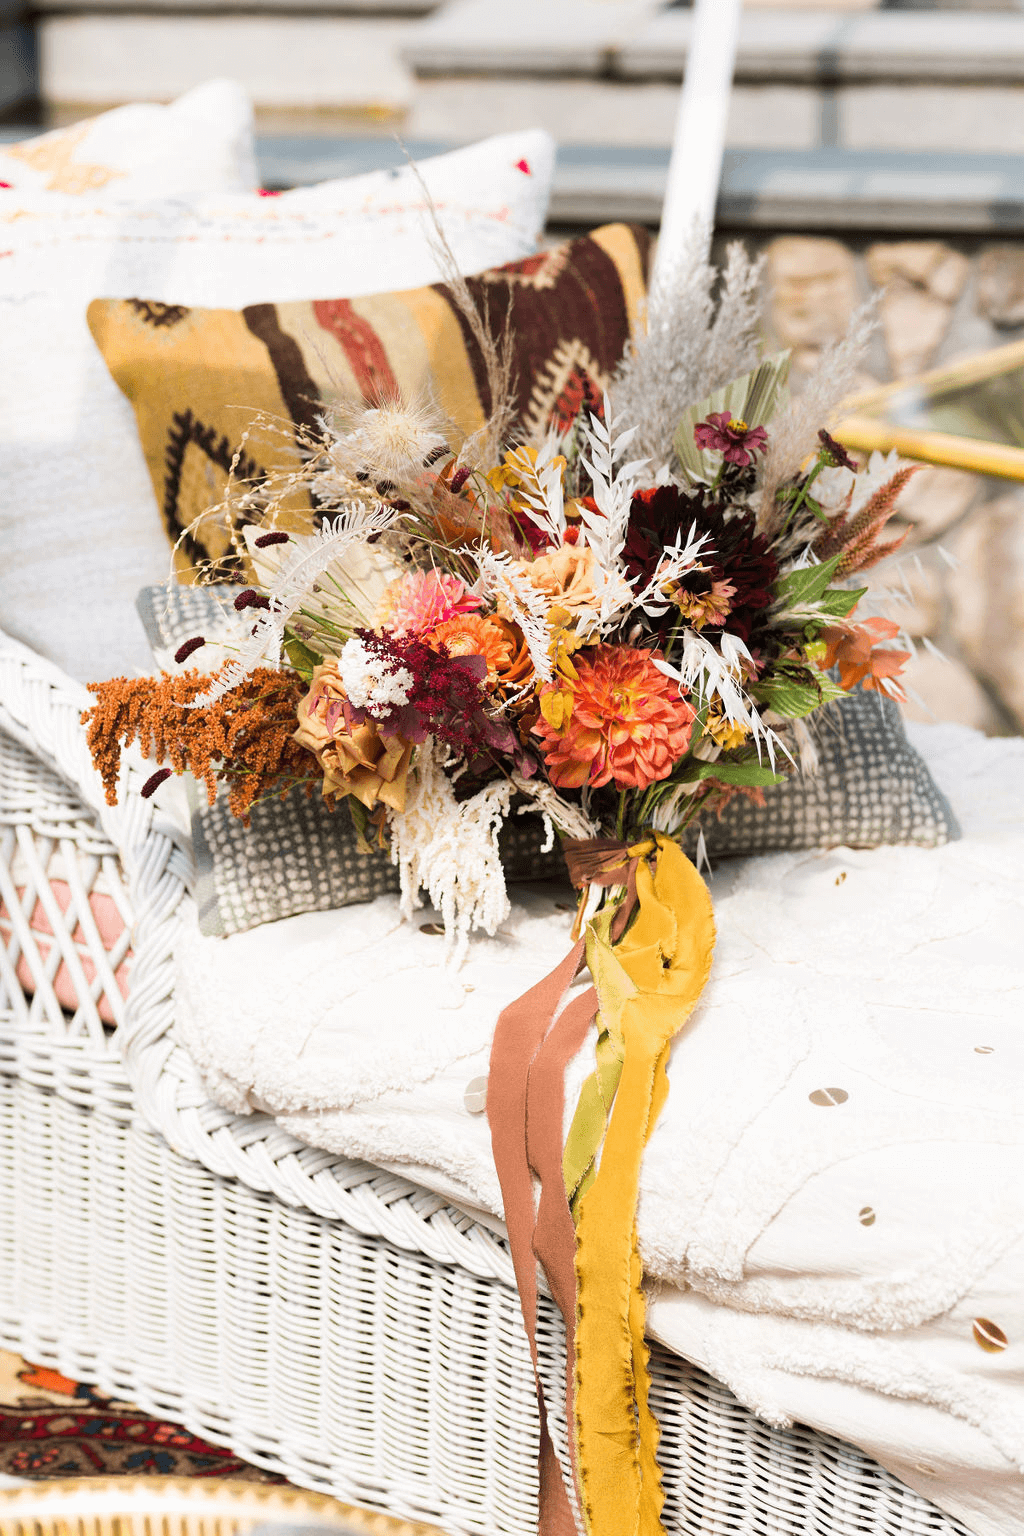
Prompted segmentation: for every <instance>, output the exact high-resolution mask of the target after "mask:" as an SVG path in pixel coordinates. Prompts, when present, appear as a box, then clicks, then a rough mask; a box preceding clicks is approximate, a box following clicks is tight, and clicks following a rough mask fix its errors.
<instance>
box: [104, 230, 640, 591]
mask: <svg viewBox="0 0 1024 1536" xmlns="http://www.w3.org/2000/svg"><path fill="white" fill-rule="evenodd" d="M650 246H651V238H650V235H649V234H648V232H647V231H646V230H642V229H634V228H631V227H630V226H628V225H625V224H611V225H608V226H607V227H605V228H603V229H596V230H594V231H593V232H592V233H591V234H589V235H586V236H583V237H581V238H580V239H577V240H571V241H569V242H567V243H566V244H564V245H559V246H555V247H553V248H551V249H549V250H546V251H541V252H540V253H539V254H537V255H533V256H528V257H526V258H525V259H523V260H521V261H516V262H511V263H509V264H508V265H506V266H501V267H492V268H490V269H489V270H488V271H486V272H482V273H480V274H479V275H478V276H476V277H470V278H468V279H467V283H468V287H469V289H470V292H471V294H472V295H473V298H474V301H475V303H476V305H477V308H478V310H479V312H480V313H481V314H482V315H484V316H486V321H487V324H488V327H489V329H490V330H491V332H492V334H494V335H500V334H501V333H502V331H503V329H504V327H505V325H506V323H507V324H508V327H509V334H510V336H511V339H512V345H513V352H514V356H513V367H514V373H513V396H514V405H515V410H516V426H517V429H518V430H520V431H535V430H537V429H540V428H543V427H544V426H545V424H546V423H548V422H549V421H551V420H556V421H559V422H563V421H568V420H569V419H571V418H572V416H574V415H575V413H576V411H577V409H578V408H579V405H580V403H581V401H582V399H583V397H584V390H585V389H586V388H587V387H588V386H589V387H590V388H592V389H594V390H597V391H600V390H601V389H603V388H604V387H605V385H606V384H607V383H608V381H609V379H610V377H611V374H612V373H613V371H614V369H615V366H616V364H617V363H618V361H619V358H620V357H621V356H622V353H623V350H624V349H625V347H626V344H627V342H628V341H629V337H630V334H631V331H632V329H633V326H634V324H635V322H636V321H637V319H638V317H639V313H640V310H641V308H642V305H643V301H644V298H645V294H646V283H647V266H648V259H649V255H650ZM270 297H273V295H270ZM88 321H89V326H90V329H91V330H92V334H93V338H94V340H95V341H96V344H97V346H98V347H99V349H100V351H101V352H102V353H103V356H104V359H105V360H106V364H107V367H108V368H109V369H110V372H111V374H112V375H113V378H114V380H115V381H116V383H117V384H118V386H119V387H120V388H121V390H123V392H124V394H125V395H127V397H128V399H129V400H130V401H131V403H132V406H133V408H134V410H135V418H136V424H137V427H138V432H139V439H140V442H141V444H142V448H143V452H144V453H145V456H146V462H147V464H148V466H149V472H150V476H151V478H152V481H153V489H154V491H155V493H156V498H157V502H158V504H159V505H160V506H161V507H162V509H163V519H164V527H165V529H166V531H167V534H168V536H169V537H170V539H171V541H172V543H174V542H176V541H178V540H179V539H180V543H179V544H178V548H177V553H176V569H177V571H178V574H179V576H180V577H182V578H183V579H188V577H189V574H190V572H191V571H192V570H193V569H194V567H195V565H196V564H197V563H198V562H199V561H201V560H202V559H203V558H204V557H206V558H209V557H212V558H214V559H217V560H220V561H222V562H223V563H222V565H221V571H222V579H224V580H239V579H244V572H243V568H242V566H241V565H240V563H239V560H238V557H237V555H234V554H232V551H231V549H230V545H229V543H228V541H227V539H226V538H225V535H224V530H223V528H222V527H221V526H218V525H217V524H216V523H215V522H213V521H211V520H209V519H207V520H206V522H205V523H204V524H201V525H199V526H198V527H195V528H194V529H193V532H191V533H186V532H185V530H187V529H190V528H192V526H193V524H194V523H195V520H196V518H198V517H199V516H200V514H201V513H203V512H204V511H206V509H207V508H209V507H211V506H213V505H215V504H217V503H218V502H220V501H221V499H222V498H223V495H224V491H225V488H226V485H227V479H228V471H229V469H230V467H231V464H232V461H233V459H234V458H235V456H236V455H238V456H239V460H238V463H239V467H238V471H237V473H238V474H239V475H240V476H243V477H244V478H245V479H246V480H248V481H249V482H250V483H254V484H259V482H260V481H261V480H262V479H263V478H264V477H265V476H266V475H268V474H269V473H271V472H272V471H273V470H274V469H275V468H277V469H279V468H281V467H283V466H284V465H285V464H288V463H290V462H293V459H292V458H291V457H290V455H292V454H293V452H294V449H293V446H292V445H291V443H290V439H289V437H286V436H284V435H283V434H282V433H281V432H280V431H276V432H275V431H267V430H266V429H265V428H264V427H263V426H262V425H261V424H260V423H261V421H262V420H263V419H265V418H267V417H269V418H271V419H272V420H273V421H274V422H276V423H289V422H290V423H292V424H293V426H294V427H295V428H299V427H311V426H313V425H314V424H315V422H316V420H317V418H318V416H319V415H320V414H321V413H322V411H323V410H324V407H325V405H327V404H328V403H329V402H331V401H349V402H356V403H358V402H363V401H365V402H366V403H368V404H376V403H378V402H379V401H380V399H381V398H382V397H383V398H385V399H391V398H395V397H401V398H402V399H404V400H408V401H411V402H423V401H427V400H431V401H433V403H434V404H435V406H436V407H437V408H438V409H439V411H440V412H441V414H442V416H443V418H444V419H445V420H446V421H447V422H448V423H449V426H450V434H451V441H452V443H453V445H454V446H458V444H460V443H461V442H462V440H463V439H464V438H465V437H466V436H468V435H469V434H470V433H472V432H475V431H476V430H477V429H478V428H479V427H481V426H482V425H483V423H484V421H485V420H486V418H487V415H488V412H489V410H490V396H489V392H488V384H487V376H486V369H485V366H484V359H483V355H482V353H481V350H480V347H479V345H478V343H477V341H476V338H475V337H474V336H473V335H472V333H471V332H470V330H469V328H468V327H467V325H466V323H465V319H464V316H463V314H462V312H461V310H460V309H459V307H458V305H457V304H456V302H455V299H454V297H453V295H452V292H451V290H450V289H449V288H448V286H447V285H446V284H444V283H434V284H433V285H431V286H430V287H424V288H412V289H407V290H405V291H402V292H396V293H378V294H368V295H364V296H357V297H355V298H344V297H342V298H325V299H319V300H315V301H304V302H290V303H276V304H274V303H265V304H250V305H249V306H247V307H246V308H245V309H199V308H190V307H188V306H186V305H182V304H166V303H162V304H158V303H154V302H151V301H149V300H147V299H146V298H145V296H142V297H140V298H134V299H96V300H95V301H94V302H93V303H92V304H91V305H90V306H89V311H88ZM254 423H255V425H254ZM247 431H248V436H246V432H247ZM295 516H296V517H297V519H298V523H299V526H301V525H303V524H304V523H305V524H309V523H311V522H312V518H313V510H312V507H311V506H309V505H308V504H306V505H305V506H300V505H297V506H296V508H295Z"/></svg>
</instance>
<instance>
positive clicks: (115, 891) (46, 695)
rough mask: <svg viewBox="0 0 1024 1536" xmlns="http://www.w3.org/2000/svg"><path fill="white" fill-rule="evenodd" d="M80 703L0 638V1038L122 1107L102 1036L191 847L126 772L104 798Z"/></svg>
mask: <svg viewBox="0 0 1024 1536" xmlns="http://www.w3.org/2000/svg"><path fill="white" fill-rule="evenodd" d="M89 703H90V695H89V694H88V692H87V691H86V690H85V689H84V688H83V687H82V686H81V685H80V684H78V683H76V682H74V681H72V679H70V678H68V677H66V676H65V675H64V673H62V672H61V671H60V670H59V669H58V668H57V667H55V666H53V665H52V664H51V663H50V662H47V661H45V660H44V659H43V658H42V657H40V656H37V655H36V654H35V653H34V652H33V651H31V650H29V648H28V647H27V646H24V645H22V644H20V643H19V642H18V641H15V640H12V639H10V638H9V637H8V636H6V635H3V634H2V633H0V927H2V929H3V938H4V943H3V946H2V947H0V1021H2V1026H3V1027H2V1030H0V1033H2V1037H3V1039H4V1042H5V1045H4V1050H5V1054H6V1055H7V1056H8V1057H10V1056H11V1055H12V1053H13V1055H14V1056H15V1057H16V1058H17V1059H18V1062H19V1070H20V1071H22V1072H23V1073H24V1074H25V1075H27V1076H29V1077H31V1078H32V1079H33V1080H38V1081H39V1082H40V1084H41V1085H44V1084H45V1085H47V1086H50V1085H54V1074H56V1076H57V1077H58V1078H61V1080H62V1082H63V1086H64V1087H65V1088H68V1089H71V1088H72V1087H73V1084H74V1081H75V1080H77V1090H76V1091H74V1092H71V1093H70V1096H71V1097H72V1098H75V1099H76V1100H77V1101H78V1102H81V1103H83V1104H91V1103H92V1102H93V1101H94V1097H95V1092H96V1091H97V1084H99V1085H102V1084H104V1083H105V1084H106V1088H107V1090H108V1093H109V1095H110V1097H111V1099H112V1102H121V1103H122V1104H123V1106H125V1107H124V1109H123V1112H124V1113H127V1107H126V1106H127V1103H128V1097H129V1096H128V1092H127V1084H126V1083H125V1082H124V1080H123V1079H124V1074H123V1070H122V1069H121V1065H120V1061H119V1056H118V1048H117V1045H116V1043H115V1035H117V1034H119V1033H121V1032H122V1031H123V1029H124V1027H125V1026H126V1024H127V1022H128V1018H129V1014H130V1011H131V998H132V997H135V996H139V997H140V998H141V997H146V996H149V997H152V995H153V992H154V988H156V990H159V989H160V980H158V979H157V978H156V977H154V976H153V974H152V966H151V964H150V963H149V962H148V961H147V955H148V954H149V953H150V952H151V950H152V945H151V942H150V938H151V936H152V935H153V933H154V931H155V930H159V929H160V928H161V927H162V926H165V925H166V923H167V921H168V919H169V916H170V913H171V912H172V911H173V910H174V909H176V907H177V906H178V905H179V904H180V902H181V900H182V899H183V896H184V892H185V888H186V879H187V876H188V871H189V862H190V857H191V855H190V850H189V847H188V843H187V839H185V838H184V837H183V836H182V834H181V833H180V832H179V831H178V830H177V829H176V828H175V826H174V825H173V823H172V821H171V820H170V818H168V817H167V816H166V815H165V814H164V813H163V812H162V811H161V810H160V808H159V807H158V806H154V805H153V804H151V803H150V802H148V801H145V800H143V799H142V798H141V796H140V795H139V793H138V791H139V789H140V788H141V784H142V782H143V780H142V778H141V776H140V774H139V772H138V770H137V769H132V768H126V769H125V772H124V775H123V779H122V784H121V788H120V793H119V798H118V804H117V805H116V806H109V805H107V804H106V802H105V798H104V794H103V787H102V784H101V782H100V780H99V776H98V775H97V773H96V771H95V769H94V768H93V766H92V762H91V759H90V756H89V751H88V747H87V745H86V740H85V733H84V731H83V729H82V725H81V713H82V710H83V709H84V708H86V707H87V706H88V705H89ZM101 929H102V930H104V931H102V932H101ZM129 966H130V967H131V975H132V992H131V994H130V995H129V998H128V999H126V997H125V995H124V994H125V990H126V977H127V974H128V971H129ZM165 990H166V988H165ZM68 1073H70V1075H71V1081H70V1082H69V1081H67V1080H65V1074H68ZM99 1091H102V1089H100V1090H99Z"/></svg>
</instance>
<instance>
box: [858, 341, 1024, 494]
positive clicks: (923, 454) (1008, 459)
mask: <svg viewBox="0 0 1024 1536" xmlns="http://www.w3.org/2000/svg"><path fill="white" fill-rule="evenodd" d="M1022 367H1024V341H1014V342H1011V343H1010V344H1009V345H1008V346H1005V347H995V348H993V349H992V350H991V351H989V352H982V353H980V354H979V355H978V356H977V357H970V358H966V359H965V360H964V361H963V362H959V363H950V364H947V365H946V366H945V367H943V368H933V369H932V370H931V371H930V372H929V373H921V374H918V375H917V376H916V377H914V378H909V379H899V380H897V381H896V383H894V384H882V385H879V386H878V388H876V389H869V390H864V391H862V392H861V393H860V394H857V395H851V396H850V397H849V399H848V400H847V401H846V407H847V409H848V410H849V411H850V415H848V416H846V417H844V419H843V420H842V421H841V422H840V423H839V425H838V427H837V428H836V430H835V436H836V437H837V439H838V440H839V442H841V443H842V444H844V446H845V447H847V448H854V449H859V450H860V451H861V452H863V453H870V452H871V451H872V450H873V449H875V448H878V449H880V450H881V452H882V453H888V452H890V451H891V450H892V449H894V448H895V450H896V452H897V453H899V454H901V455H902V456H903V457H905V458H908V459H919V460H921V461H922V462H924V463H926V464H944V465H947V466H950V467H952V468H954V469H966V470H971V471H972V472H973V473H975V474H979V475H997V476H999V477H1000V478H1001V479H1004V480H1024V448H1015V447H1012V446H1011V445H1010V444H1008V443H993V442H986V441H984V440H983V439H981V438H974V437H958V436H955V435H954V434H953V433H950V432H936V431H932V430H931V429H929V428H927V427H901V426H897V425H895V424H894V423H892V422H889V421H886V420H885V419H884V417H882V416H879V415H876V414H874V413H875V412H878V411H880V410H883V409H884V408H885V406H886V405H887V404H888V403H889V401H890V400H893V399H896V398H898V397H899V396H900V395H901V394H904V393H906V392H907V391H908V390H914V391H915V392H919V393H921V394H924V395H938V394H942V393H943V392H944V391H946V390H949V389H964V388H966V387H968V386H969V385H971V384H979V383H981V382H982V381H983V380H985V379H991V378H995V377H997V376H998V375H999V374H1000V373H1009V372H1010V370H1011V369H1013V368H1022Z"/></svg>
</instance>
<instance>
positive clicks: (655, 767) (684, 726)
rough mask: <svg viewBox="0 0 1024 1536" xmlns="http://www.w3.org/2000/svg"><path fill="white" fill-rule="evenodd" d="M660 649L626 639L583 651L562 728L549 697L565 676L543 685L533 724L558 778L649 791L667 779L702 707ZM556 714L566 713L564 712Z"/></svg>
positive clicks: (563, 782) (569, 783) (561, 784)
mask: <svg viewBox="0 0 1024 1536" xmlns="http://www.w3.org/2000/svg"><path fill="white" fill-rule="evenodd" d="M657 654H658V653H657V652H651V651H639V650H634V649H633V648H632V647H630V646H622V645H598V646H594V647H593V648H592V649H589V650H584V651H579V652H577V654H576V655H575V656H574V657H573V662H574V664H575V667H576V673H577V676H576V679H575V681H574V682H573V683H571V684H570V685H569V687H570V689H571V699H570V700H569V703H570V708H569V710H567V711H566V710H564V709H563V710H562V711H561V723H560V724H559V725H558V726H557V727H556V726H553V725H551V724H550V723H549V721H548V719H547V718H545V711H544V699H545V696H546V695H547V694H549V693H552V692H562V693H564V691H565V687H566V682H565V680H564V679H563V678H558V679H556V680H555V682H553V683H550V684H549V685H548V686H547V687H546V688H545V689H544V691H543V693H542V694H541V718H540V719H539V720H538V722H537V724H536V725H535V726H534V728H533V729H534V733H535V734H536V735H537V736H539V737H540V739H541V744H542V747H543V750H544V756H545V758H546V760H547V768H548V774H549V776H550V778H551V782H552V784H554V785H556V786H557V787H558V788H559V789H581V788H582V787H583V785H584V784H592V785H593V786H594V788H595V789H599V788H600V786H601V785H602V784H609V783H611V784H614V785H615V787H616V789H646V788H647V787H648V785H650V784H656V783H658V782H659V780H661V779H665V778H667V777H668V775H669V774H670V773H671V772H672V769H673V767H674V765H675V764H676V763H677V762H678V761H679V759H680V758H681V757H682V755H683V753H684V752H685V751H686V749H687V747H688V746H689V744H690V732H691V730H692V727H693V721H694V719H695V712H694V711H693V710H692V709H691V708H690V705H689V704H688V703H687V702H686V700H685V699H682V698H680V697H679V692H678V686H677V684H676V683H674V682H672V680H671V679H670V678H667V677H666V676H665V675H664V673H663V672H659V671H658V669H657V667H656V666H655V665H654V657H655V656H656V655H657ZM550 713H552V714H553V715H554V717H555V718H559V712H558V711H550Z"/></svg>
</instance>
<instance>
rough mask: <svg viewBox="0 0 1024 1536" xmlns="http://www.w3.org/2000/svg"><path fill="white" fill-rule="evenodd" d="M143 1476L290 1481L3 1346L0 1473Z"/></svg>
mask: <svg viewBox="0 0 1024 1536" xmlns="http://www.w3.org/2000/svg"><path fill="white" fill-rule="evenodd" d="M140 1474H145V1475H153V1476H159V1477H171V1476H173V1477H178V1478H183V1477H184V1478H202V1479H209V1480H213V1479H218V1480H220V1479H225V1478H228V1479H231V1480H232V1481H235V1482H237V1481H239V1480H242V1481H245V1482H253V1483H276V1484H285V1483H286V1480H285V1479H284V1478H283V1477H279V1476H277V1475H276V1474H274V1473H271V1472H261V1471H260V1470H259V1469H258V1468H257V1467H253V1466H250V1465H249V1464H248V1463H247V1462H244V1461H239V1459H238V1457H237V1456H235V1455H233V1454H232V1452H231V1451H228V1450H224V1449H223V1448H222V1447H220V1446H216V1445H208V1444H207V1443H206V1441H205V1440H200V1439H199V1438H198V1437H197V1436H195V1435H193V1434H191V1433H190V1432H189V1431H188V1430H187V1429H183V1428H182V1426H181V1425H180V1424H169V1423H166V1422H165V1421H163V1420H160V1419H154V1418H151V1417H150V1415H149V1414H147V1413H143V1412H142V1411H141V1410H140V1409H138V1408H136V1407H135V1405H134V1404H133V1403H123V1402H119V1401H118V1400H117V1399H115V1398H110V1397H105V1396H104V1394H103V1393H102V1392H100V1391H98V1389H97V1388H96V1387H91V1386H88V1385H86V1384H85V1383H84V1382H80V1381H72V1380H70V1378H69V1377H67V1376H61V1375H60V1374H59V1373H58V1372H57V1371H52V1370H50V1369H49V1367H47V1366H39V1365H31V1364H30V1363H29V1362H28V1361H27V1360H23V1359H22V1358H21V1356H20V1355H15V1354H12V1353H10V1351H8V1350H2V1349H0V1478H19V1479H21V1478H25V1479H32V1480H36V1479H49V1478H82V1477H97V1478H109V1477H125V1476H128V1477H138V1476H139V1475H140ZM337 1508H338V1512H339V1513H340V1514H342V1515H343V1516H344V1518H345V1519H346V1521H347V1522H348V1523H349V1525H350V1526H351V1529H352V1530H353V1532H356V1531H358V1532H360V1533H365V1536H443V1533H442V1532H440V1531H438V1530H436V1529H435V1527H434V1526H428V1525H421V1524H419V1523H418V1522H413V1521H409V1520H393V1519H391V1518H389V1517H388V1516H387V1515H381V1514H376V1513H371V1512H369V1511H367V1510H360V1509H354V1508H352V1507H351V1506H349V1505H345V1504H340V1503H339V1504H338V1506H337ZM0 1520H2V1514H0ZM19 1529H20V1527H19Z"/></svg>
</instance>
